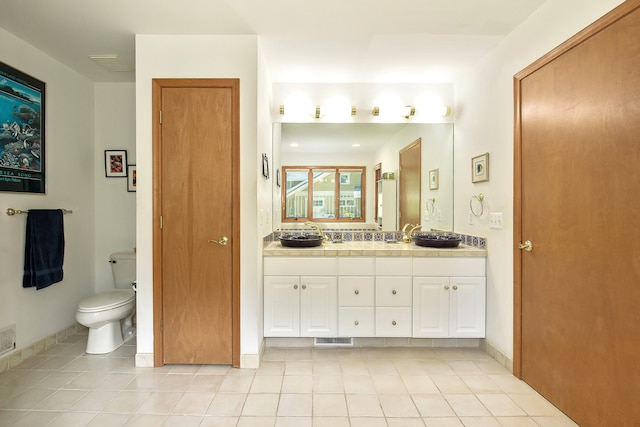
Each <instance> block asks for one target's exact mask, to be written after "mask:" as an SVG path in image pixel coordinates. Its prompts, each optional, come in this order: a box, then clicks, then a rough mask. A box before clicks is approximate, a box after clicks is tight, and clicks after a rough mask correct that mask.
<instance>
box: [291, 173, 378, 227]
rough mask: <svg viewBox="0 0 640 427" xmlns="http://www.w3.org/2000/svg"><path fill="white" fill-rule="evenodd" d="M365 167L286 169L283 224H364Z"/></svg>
mask: <svg viewBox="0 0 640 427" xmlns="http://www.w3.org/2000/svg"><path fill="white" fill-rule="evenodd" d="M365 171H366V168H365V167H326V166H322V167H300V166H291V167H287V166H284V167H283V168H282V174H283V175H284V177H283V178H284V179H283V181H284V182H285V185H284V187H283V188H282V192H283V194H282V200H283V215H282V218H283V221H284V222H294V221H301V220H313V221H320V222H331V221H345V220H349V221H360V222H363V221H365V215H364V209H363V201H364V200H365V198H364V176H365Z"/></svg>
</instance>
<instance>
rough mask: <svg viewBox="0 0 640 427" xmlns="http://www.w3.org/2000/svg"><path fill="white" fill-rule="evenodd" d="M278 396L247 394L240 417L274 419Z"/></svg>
mask: <svg viewBox="0 0 640 427" xmlns="http://www.w3.org/2000/svg"><path fill="white" fill-rule="evenodd" d="M279 399H280V394H249V395H248V396H247V400H245V402H244V407H243V408H242V413H241V417H245V416H247V417H275V416H276V413H277V411H278V401H279Z"/></svg>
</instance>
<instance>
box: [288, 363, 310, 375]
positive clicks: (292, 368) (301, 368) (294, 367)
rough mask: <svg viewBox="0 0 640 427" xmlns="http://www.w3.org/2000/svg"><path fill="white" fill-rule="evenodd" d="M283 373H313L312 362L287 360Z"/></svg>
mask: <svg viewBox="0 0 640 427" xmlns="http://www.w3.org/2000/svg"><path fill="white" fill-rule="evenodd" d="M284 374H285V375H313V362H312V361H310V360H293V361H289V360H287V363H286V366H285V369H284Z"/></svg>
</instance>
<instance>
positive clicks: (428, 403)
mask: <svg viewBox="0 0 640 427" xmlns="http://www.w3.org/2000/svg"><path fill="white" fill-rule="evenodd" d="M413 403H414V404H415V405H416V408H418V411H419V412H420V415H421V416H422V417H454V416H455V415H456V413H455V412H454V411H453V409H452V408H451V406H450V405H449V402H447V400H446V399H445V398H444V397H443V396H442V395H440V394H425V395H415V396H413Z"/></svg>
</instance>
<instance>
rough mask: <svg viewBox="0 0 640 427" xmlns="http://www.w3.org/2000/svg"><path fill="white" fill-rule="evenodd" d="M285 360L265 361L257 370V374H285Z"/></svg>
mask: <svg viewBox="0 0 640 427" xmlns="http://www.w3.org/2000/svg"><path fill="white" fill-rule="evenodd" d="M285 366H286V363H285V362H269V361H263V362H262V363H261V364H260V367H259V368H258V369H257V370H256V376H259V375H280V376H282V375H284V368H285Z"/></svg>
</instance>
